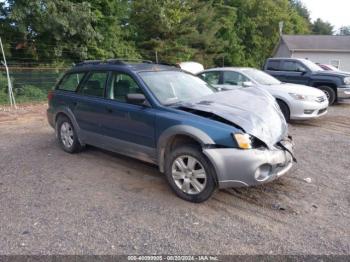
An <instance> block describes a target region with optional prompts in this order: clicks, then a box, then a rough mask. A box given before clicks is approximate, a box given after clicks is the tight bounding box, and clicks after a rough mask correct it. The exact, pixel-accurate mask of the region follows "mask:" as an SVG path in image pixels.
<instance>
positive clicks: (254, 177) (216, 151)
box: [203, 140, 293, 188]
mask: <svg viewBox="0 0 350 262" xmlns="http://www.w3.org/2000/svg"><path fill="white" fill-rule="evenodd" d="M281 143H282V144H283V147H284V149H283V148H282V147H275V148H274V149H272V150H270V149H250V150H242V149H234V148H209V149H205V150H204V151H203V152H204V154H205V155H206V156H207V157H208V158H209V159H210V161H211V163H212V164H213V165H214V168H215V170H216V174H217V177H218V182H219V188H232V187H246V186H255V185H260V184H263V183H267V182H270V181H272V180H274V179H276V178H278V177H280V176H282V175H284V174H285V173H287V172H288V171H289V170H290V169H291V168H292V165H293V156H292V154H293V142H292V141H290V140H286V141H282V142H281Z"/></svg>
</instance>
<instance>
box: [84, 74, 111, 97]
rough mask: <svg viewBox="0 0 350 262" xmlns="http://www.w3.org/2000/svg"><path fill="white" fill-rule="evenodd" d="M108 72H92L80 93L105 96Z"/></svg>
mask: <svg viewBox="0 0 350 262" xmlns="http://www.w3.org/2000/svg"><path fill="white" fill-rule="evenodd" d="M107 74H108V73H107V72H94V73H91V74H90V75H89V77H88V79H87V81H86V82H85V83H84V85H83V86H82V87H81V88H80V90H79V93H81V94H83V95H90V96H98V97H103V96H104V87H105V83H106V80H107Z"/></svg>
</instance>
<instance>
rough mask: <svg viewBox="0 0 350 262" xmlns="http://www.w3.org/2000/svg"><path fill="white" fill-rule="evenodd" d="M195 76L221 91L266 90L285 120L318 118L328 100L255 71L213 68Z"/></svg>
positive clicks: (303, 87) (305, 88)
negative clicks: (273, 98) (242, 88)
mask: <svg viewBox="0 0 350 262" xmlns="http://www.w3.org/2000/svg"><path fill="white" fill-rule="evenodd" d="M197 75H198V76H199V77H200V78H202V79H203V80H204V81H206V82H207V83H209V84H210V85H212V86H214V87H215V88H218V89H219V90H222V91H224V90H232V89H235V88H239V87H250V86H257V87H260V88H263V89H265V90H266V91H268V92H269V93H270V94H271V95H272V96H274V97H275V98H276V100H277V103H278V105H279V106H280V108H281V111H282V113H283V115H284V117H285V118H286V120H287V121H289V120H304V119H311V118H317V117H320V116H323V115H325V114H326V113H327V108H328V99H327V96H326V95H325V93H323V92H322V91H321V90H319V89H316V88H313V87H309V86H303V85H296V84H287V83H282V82H280V81H279V80H277V79H276V78H274V77H272V76H270V75H268V74H266V73H265V72H263V71H260V70H258V69H255V68H243V67H242V68H236V67H222V68H212V69H208V70H204V71H202V72H200V73H198V74H197ZM257 110H259V109H258V108H257Z"/></svg>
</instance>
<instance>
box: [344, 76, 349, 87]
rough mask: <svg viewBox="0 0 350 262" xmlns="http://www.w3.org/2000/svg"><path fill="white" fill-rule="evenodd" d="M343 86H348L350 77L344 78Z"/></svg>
mask: <svg viewBox="0 0 350 262" xmlns="http://www.w3.org/2000/svg"><path fill="white" fill-rule="evenodd" d="M344 84H346V85H350V77H345V78H344Z"/></svg>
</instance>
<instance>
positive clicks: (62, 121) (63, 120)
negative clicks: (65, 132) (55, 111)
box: [56, 116, 82, 154]
mask: <svg viewBox="0 0 350 262" xmlns="http://www.w3.org/2000/svg"><path fill="white" fill-rule="evenodd" d="M67 124H68V125H69V127H70V128H71V132H72V136H70V137H71V139H72V143H71V145H70V146H68V145H67V143H65V142H64V139H63V138H62V132H61V130H62V126H63V125H67ZM56 132H57V139H58V143H59V145H60V147H61V148H62V149H63V150H64V151H66V152H68V153H71V154H73V153H78V152H80V151H81V150H82V146H81V144H80V142H79V139H78V135H77V132H76V131H75V129H74V126H73V124H72V122H71V121H70V119H69V118H68V117H66V116H59V117H58V119H57V122H56Z"/></svg>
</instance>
